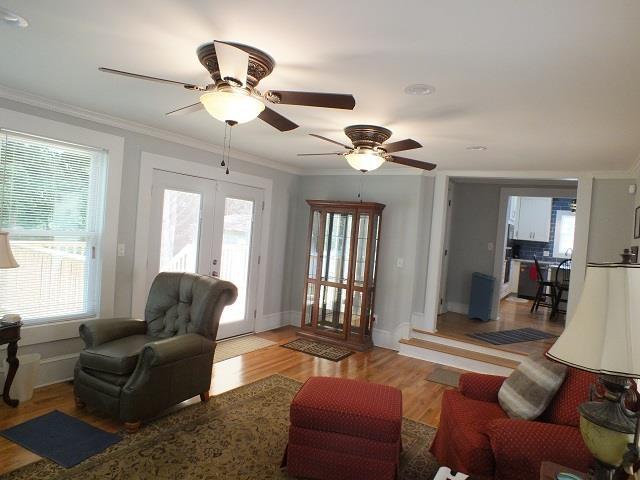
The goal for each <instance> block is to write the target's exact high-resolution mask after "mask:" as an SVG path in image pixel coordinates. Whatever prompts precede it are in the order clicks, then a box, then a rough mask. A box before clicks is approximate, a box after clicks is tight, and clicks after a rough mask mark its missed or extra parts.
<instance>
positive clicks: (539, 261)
mask: <svg viewBox="0 0 640 480" xmlns="http://www.w3.org/2000/svg"><path fill="white" fill-rule="evenodd" d="M512 260H513V261H514V262H520V263H534V260H528V259H525V258H513V259H512ZM538 263H539V264H540V265H544V266H548V267H557V266H558V265H560V262H555V261H554V262H547V261H544V260H538Z"/></svg>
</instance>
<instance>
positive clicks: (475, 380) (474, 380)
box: [458, 373, 506, 403]
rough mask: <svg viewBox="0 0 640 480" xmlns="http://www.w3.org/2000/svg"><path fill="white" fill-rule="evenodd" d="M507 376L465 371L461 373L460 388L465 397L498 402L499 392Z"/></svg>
mask: <svg viewBox="0 0 640 480" xmlns="http://www.w3.org/2000/svg"><path fill="white" fill-rule="evenodd" d="M505 380H506V377H500V376H498V375H484V374H481V373H463V374H462V375H460V383H459V384H458V389H459V390H460V393H462V394H463V395H464V396H465V397H468V398H471V399H473V400H480V401H482V402H491V403H498V392H499V391H500V387H502V384H503V383H504V381H505Z"/></svg>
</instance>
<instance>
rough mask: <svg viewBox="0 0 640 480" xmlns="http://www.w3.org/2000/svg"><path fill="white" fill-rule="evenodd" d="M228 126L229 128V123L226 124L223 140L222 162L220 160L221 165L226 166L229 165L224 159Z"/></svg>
mask: <svg viewBox="0 0 640 480" xmlns="http://www.w3.org/2000/svg"><path fill="white" fill-rule="evenodd" d="M228 128H229V125H227V124H226V123H225V124H224V140H223V141H222V162H220V166H221V167H226V165H227V164H226V163H225V161H224V154H225V151H226V149H227V129H228Z"/></svg>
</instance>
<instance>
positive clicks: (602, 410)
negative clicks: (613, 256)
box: [547, 257, 640, 480]
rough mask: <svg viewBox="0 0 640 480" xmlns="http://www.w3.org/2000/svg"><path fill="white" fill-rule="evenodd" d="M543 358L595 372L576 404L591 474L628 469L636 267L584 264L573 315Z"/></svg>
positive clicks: (637, 359)
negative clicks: (593, 465) (585, 397)
mask: <svg viewBox="0 0 640 480" xmlns="http://www.w3.org/2000/svg"><path fill="white" fill-rule="evenodd" d="M623 258H624V257H623ZM624 259H625V261H628V260H627V259H626V258H624ZM547 356H548V357H549V358H551V359H553V360H556V361H558V362H561V363H564V364H566V365H569V366H571V367H575V368H578V369H581V370H586V371H589V372H594V373H597V374H599V377H598V381H597V385H594V386H592V388H591V399H590V401H588V402H585V403H583V404H582V405H580V407H579V412H580V432H581V433H582V438H583V439H584V442H585V444H586V446H587V448H588V449H589V451H590V452H591V453H592V455H593V456H594V458H595V459H596V461H597V471H596V477H595V478H596V479H597V480H611V479H613V477H614V474H615V472H616V470H617V469H618V468H620V467H621V466H624V468H625V469H628V468H629V467H630V468H633V464H634V463H635V462H636V461H637V460H638V455H637V454H638V415H637V414H636V413H635V412H632V411H630V410H628V409H627V406H628V405H629V403H630V402H633V401H635V400H636V399H637V391H636V388H635V384H634V382H633V381H632V380H631V379H632V378H640V265H638V264H631V263H608V264H595V263H590V264H588V265H587V272H586V277H585V283H584V289H583V291H582V296H581V297H580V300H579V302H578V305H577V307H576V309H575V313H574V314H573V316H572V318H571V321H570V322H569V323H568V326H567V327H566V329H565V331H564V333H563V334H562V335H560V337H559V338H558V340H557V341H556V343H555V344H554V345H553V347H551V349H550V350H549V352H548V353H547ZM623 464H624V465H623Z"/></svg>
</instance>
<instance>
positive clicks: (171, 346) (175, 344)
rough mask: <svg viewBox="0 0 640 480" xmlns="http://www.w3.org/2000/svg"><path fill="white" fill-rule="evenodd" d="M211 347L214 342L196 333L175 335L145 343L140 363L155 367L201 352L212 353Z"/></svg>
mask: <svg viewBox="0 0 640 480" xmlns="http://www.w3.org/2000/svg"><path fill="white" fill-rule="evenodd" d="M213 347H214V342H212V341H211V340H209V339H208V338H205V337H203V336H202V335H198V334H197V333H187V334H185V335H176V336H175V337H170V338H165V339H163V340H157V341H155V342H149V343H147V344H146V345H145V346H144V348H143V349H142V354H141V355H140V363H142V364H143V365H144V366H148V367H157V366H160V365H165V364H167V363H172V362H176V361H178V360H183V359H185V358H189V357H195V356H198V355H201V354H203V353H209V352H211V354H213V350H214V348H213ZM139 367H140V364H138V368H139Z"/></svg>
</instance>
